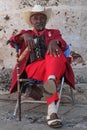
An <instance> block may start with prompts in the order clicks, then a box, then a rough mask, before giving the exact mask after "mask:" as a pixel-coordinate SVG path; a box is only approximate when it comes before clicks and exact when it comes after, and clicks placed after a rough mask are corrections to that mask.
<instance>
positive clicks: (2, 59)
mask: <svg viewBox="0 0 87 130" xmlns="http://www.w3.org/2000/svg"><path fill="white" fill-rule="evenodd" d="M36 3H37V4H41V5H44V6H45V7H47V8H48V7H51V8H52V10H53V12H52V17H51V18H50V20H49V22H48V24H47V26H46V27H47V28H56V29H59V30H60V31H61V33H62V36H63V38H64V39H65V41H66V42H67V43H68V44H69V45H70V48H71V51H73V56H74V58H75V59H74V62H73V64H72V66H73V68H76V70H75V71H76V73H75V74H76V78H77V79H78V76H77V74H78V75H79V73H78V70H79V69H81V73H80V75H79V79H81V77H82V79H85V77H87V74H86V73H85V74H84V71H83V70H84V69H85V72H86V70H87V69H86V68H87V37H86V35H87V13H86V12H87V0H43V1H41V0H11V1H10V0H0V69H3V68H6V69H7V68H8V69H9V68H10V69H13V67H14V65H15V63H16V56H15V49H13V48H11V47H10V46H9V45H6V41H7V40H8V39H9V38H10V36H11V35H12V34H17V33H19V31H20V30H21V29H28V28H29V29H31V28H30V27H29V26H28V25H27V23H26V22H25V20H24V17H23V12H24V11H25V10H27V9H30V8H31V7H32V6H33V5H34V4H36Z"/></svg>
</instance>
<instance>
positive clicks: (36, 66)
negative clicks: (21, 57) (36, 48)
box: [26, 53, 66, 104]
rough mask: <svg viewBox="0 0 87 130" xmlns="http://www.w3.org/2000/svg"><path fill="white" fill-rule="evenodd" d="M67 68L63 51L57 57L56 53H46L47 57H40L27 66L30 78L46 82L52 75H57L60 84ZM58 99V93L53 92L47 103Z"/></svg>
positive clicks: (57, 81)
mask: <svg viewBox="0 0 87 130" xmlns="http://www.w3.org/2000/svg"><path fill="white" fill-rule="evenodd" d="M65 70H66V58H65V56H64V55H63V53H61V54H60V56H56V57H54V55H52V56H50V55H49V54H46V56H45V59H38V60H37V61H35V62H33V63H31V64H29V65H28V66H27V67H26V73H27V76H28V78H33V79H37V80H41V81H43V82H44V83H45V82H46V81H47V79H48V77H49V76H50V75H55V77H56V83H57V84H58V83H59V80H60V78H61V77H62V76H63V74H64V72H65ZM56 100H58V95H57V93H55V94H53V96H52V97H50V98H47V103H48V104H50V103H51V102H53V101H56Z"/></svg>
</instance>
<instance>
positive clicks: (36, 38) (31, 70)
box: [10, 5, 74, 128]
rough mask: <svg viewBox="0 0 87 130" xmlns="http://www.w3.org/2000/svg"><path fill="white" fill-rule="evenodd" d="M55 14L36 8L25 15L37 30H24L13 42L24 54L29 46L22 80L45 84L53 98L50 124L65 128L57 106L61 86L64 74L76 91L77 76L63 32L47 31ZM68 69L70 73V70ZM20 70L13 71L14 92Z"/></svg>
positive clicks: (50, 108) (49, 109) (50, 97)
mask: <svg viewBox="0 0 87 130" xmlns="http://www.w3.org/2000/svg"><path fill="white" fill-rule="evenodd" d="M50 15H51V9H44V7H42V6H40V5H35V6H34V7H33V8H32V10H31V11H27V12H25V19H26V22H27V23H28V24H29V26H32V27H33V28H34V29H33V30H22V31H21V32H20V33H19V34H18V35H16V36H12V37H11V39H12V40H14V41H16V42H17V43H18V45H19V48H20V54H22V53H23V51H24V49H25V48H26V47H27V46H28V51H27V53H26V56H25V57H24V58H23V59H22V61H21V62H20V73H21V75H20V76H21V77H23V76H24V74H25V73H26V74H27V78H29V79H30V78H32V79H35V80H38V81H43V83H44V88H45V89H46V90H47V91H49V92H51V93H52V95H50V96H49V97H47V99H46V101H47V104H48V112H47V124H48V125H49V126H51V127H53V128H57V127H61V126H62V122H61V120H60V119H59V118H58V116H57V107H56V103H57V101H58V100H59V98H58V94H57V91H56V89H57V86H58V83H59V81H60V79H61V77H62V76H63V75H65V78H66V82H67V83H68V84H69V85H71V86H72V87H73V88H74V75H73V71H72V68H71V66H70V64H69V62H68V61H67V59H66V57H65V55H64V54H63V52H64V51H65V50H66V47H67V44H66V42H65V41H64V40H63V38H62V36H61V34H60V31H59V30H56V29H46V28H45V26H46V23H47V22H48V20H49V18H50ZM67 68H68V71H67ZM16 83H17V75H16V68H15V69H14V72H13V77H12V84H11V88H10V92H11V93H12V92H15V91H16Z"/></svg>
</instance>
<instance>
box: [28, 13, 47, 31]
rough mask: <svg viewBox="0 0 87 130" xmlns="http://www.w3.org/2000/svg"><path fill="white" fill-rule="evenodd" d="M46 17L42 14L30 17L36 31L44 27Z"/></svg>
mask: <svg viewBox="0 0 87 130" xmlns="http://www.w3.org/2000/svg"><path fill="white" fill-rule="evenodd" d="M46 20H47V17H46V15H44V14H40V13H39V14H34V15H32V16H31V17H30V21H31V24H32V25H33V27H34V28H35V29H36V30H37V31H42V30H43V29H44V28H45V25H46Z"/></svg>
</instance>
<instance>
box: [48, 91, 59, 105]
mask: <svg viewBox="0 0 87 130" xmlns="http://www.w3.org/2000/svg"><path fill="white" fill-rule="evenodd" d="M58 100H59V97H58V93H54V94H53V95H52V96H51V97H48V98H47V99H46V101H47V104H48V105H49V104H50V103H52V102H53V101H55V102H57V101H58Z"/></svg>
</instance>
